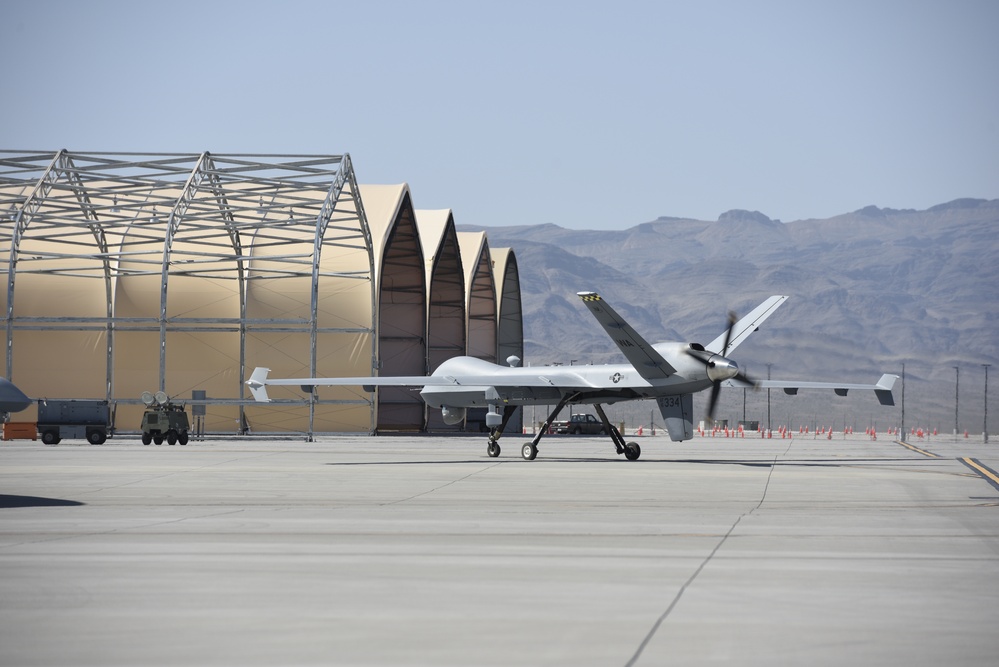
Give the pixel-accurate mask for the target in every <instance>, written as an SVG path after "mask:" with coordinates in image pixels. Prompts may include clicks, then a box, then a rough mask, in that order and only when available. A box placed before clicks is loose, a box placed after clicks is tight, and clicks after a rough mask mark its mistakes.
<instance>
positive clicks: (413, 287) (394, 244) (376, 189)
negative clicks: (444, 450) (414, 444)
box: [361, 184, 427, 431]
mask: <svg viewBox="0 0 999 667" xmlns="http://www.w3.org/2000/svg"><path fill="white" fill-rule="evenodd" d="M361 196H362V198H363V199H364V203H365V213H366V214H367V219H368V224H369V226H370V228H371V234H372V242H373V248H374V257H375V276H376V293H377V303H378V320H377V321H378V326H377V332H378V351H377V354H378V373H379V375H404V376H413V375H426V373H427V286H426V275H425V269H424V261H423V247H422V245H421V243H420V235H419V232H418V230H417V225H416V215H415V213H414V211H413V203H412V196H411V194H410V191H409V186H408V185H405V184H401V185H361ZM376 421H377V430H378V431H413V430H417V431H419V430H424V429H425V427H426V405H425V404H424V403H423V401H422V400H421V399H420V396H419V394H417V393H416V392H414V391H412V390H411V389H410V388H407V387H380V388H379V389H378V410H377V414H376Z"/></svg>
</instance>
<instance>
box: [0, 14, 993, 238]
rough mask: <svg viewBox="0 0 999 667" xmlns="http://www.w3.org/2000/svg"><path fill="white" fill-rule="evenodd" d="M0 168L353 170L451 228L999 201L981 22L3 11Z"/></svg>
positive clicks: (620, 224) (877, 17)
mask: <svg viewBox="0 0 999 667" xmlns="http://www.w3.org/2000/svg"><path fill="white" fill-rule="evenodd" d="M0 26H2V35H3V36H2V39H0V61H2V69H0V90H3V104H2V106H0V109H2V110H0V118H2V122H0V148H7V149H45V150H56V149H59V148H68V149H70V150H77V151H149V152H201V151H205V150H208V151H211V152H213V153H236V152H238V153H299V152H302V153H322V154H327V153H337V154H338V153H343V152H349V153H350V154H351V156H352V158H353V160H354V163H355V169H356V172H357V175H358V178H359V180H360V181H361V182H362V183H398V182H403V181H405V182H408V183H409V184H410V186H411V187H412V191H413V199H414V203H415V204H416V206H417V208H452V209H454V211H455V218H456V221H457V222H458V223H459V224H462V223H464V224H483V225H490V226H495V225H514V224H540V223H548V222H551V223H556V224H558V225H561V226H564V227H573V228H591V229H607V228H624V227H630V226H632V225H635V224H638V223H641V222H645V221H648V220H652V219H655V218H656V217H658V216H660V215H668V216H684V217H694V218H700V219H705V220H714V219H715V218H717V217H718V215H719V214H720V213H722V212H724V211H726V210H729V209H732V208H744V209H750V210H759V211H762V212H763V213H766V214H767V215H769V216H770V217H772V218H779V219H782V220H784V221H790V220H797V219H803V218H812V217H815V218H823V217H829V216H832V215H836V214H839V213H845V212H848V211H852V210H856V209H858V208H862V207H863V206H866V205H869V204H876V205H878V206H882V207H891V208H917V209H921V208H926V207H929V206H932V205H934V204H938V203H942V202H945V201H949V200H951V199H956V198H958V197H982V198H989V199H991V198H997V197H999V39H997V38H996V29H997V27H999V2H994V1H993V0H983V1H969V0H941V1H938V2H926V1H922V0H905V1H896V2H886V1H878V0H865V1H861V2H853V1H842V0H837V1H835V2H682V3H681V2H670V1H662V2H630V1H628V0H623V1H622V0H617V1H615V2H606V1H604V2H568V1H563V2H544V1H539V0H534V1H532V2H520V1H516V0H515V1H510V0H504V1H503V2H488V3H487V2H475V1H472V0H469V1H467V2H379V1H377V0H375V1H371V0H357V1H356V2H301V1H294V0H291V1H287V0H286V1H283V2H280V3H278V2H274V3H271V2H260V1H256V0H240V1H239V2H213V1H211V0H208V1H202V2H186V1H184V2H181V1H175V2H171V1H169V0H163V1H160V2H144V1H142V0H139V1H128V2H110V1H102V2H98V1H86V0H80V1H72V2H66V1H52V0H27V1H26V0H0Z"/></svg>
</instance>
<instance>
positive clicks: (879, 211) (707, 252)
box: [459, 199, 999, 437]
mask: <svg viewBox="0 0 999 667" xmlns="http://www.w3.org/2000/svg"><path fill="white" fill-rule="evenodd" d="M459 230H462V231H480V230H483V231H486V232H487V236H488V239H489V245H490V247H494V248H499V247H510V248H513V250H514V252H515V253H516V256H517V262H518V266H519V270H520V283H521V292H522V300H523V308H524V337H525V360H524V362H525V364H531V365H545V364H552V363H564V364H569V363H583V364H585V363H608V362H620V361H623V357H622V356H621V355H620V353H619V352H618V350H617V348H616V347H615V346H614V344H613V343H612V342H611V340H610V339H609V338H608V337H607V335H606V334H605V333H604V332H603V330H602V329H601V328H600V327H599V325H597V323H596V321H595V320H594V319H593V318H592V317H591V316H590V315H589V313H587V312H586V309H585V308H584V307H583V305H582V303H580V300H579V298H578V297H577V296H576V293H577V292H580V291H595V292H599V293H600V294H601V295H602V296H603V297H604V298H605V299H606V300H607V301H608V302H609V303H610V304H611V305H612V306H613V307H614V308H615V309H616V310H618V312H620V313H621V314H622V315H623V316H624V317H625V318H626V319H627V320H628V321H629V322H630V323H631V324H632V326H634V328H635V329H636V330H637V331H638V332H639V333H640V334H642V335H643V336H644V337H645V338H646V339H647V340H649V341H651V342H658V341H662V340H682V341H695V342H701V343H707V342H709V341H711V340H712V339H713V338H714V337H715V336H717V335H718V334H719V333H721V332H722V331H723V330H724V327H725V325H726V320H727V313H728V312H729V311H734V312H736V313H746V312H748V311H749V310H751V309H752V308H753V307H754V306H755V305H757V304H758V303H760V302H761V301H763V300H764V299H765V298H766V297H767V296H769V295H771V294H787V295H789V296H790V297H791V298H790V299H788V301H787V302H786V303H785V305H784V306H783V307H782V308H781V309H780V310H778V311H777V312H776V313H775V314H774V315H773V316H772V317H771V318H770V319H769V320H767V321H766V323H765V324H764V326H763V327H761V330H760V331H759V332H758V333H756V334H755V335H754V336H752V337H751V338H750V339H749V340H748V341H747V342H746V343H744V344H743V345H742V346H741V347H740V348H739V349H738V350H737V351H736V352H735V353H733V354H732V355H731V356H732V358H733V359H735V360H736V361H737V362H738V363H739V364H740V366H741V368H742V369H743V370H745V371H746V372H747V373H748V374H749V375H750V376H752V377H756V378H761V379H762V378H766V377H767V373H771V374H772V377H773V378H782V379H802V380H804V379H820V380H829V381H837V380H842V381H844V382H869V383H873V382H875V381H877V379H878V377H880V375H881V374H882V373H895V374H898V375H902V371H903V364H904V370H905V388H904V392H905V424H906V426H907V427H909V426H920V427H922V428H926V429H930V430H932V429H934V428H936V429H938V430H939V431H940V432H941V433H948V434H949V433H951V432H952V431H953V430H954V424H955V399H957V402H958V405H957V408H958V430H959V431H961V432H963V431H964V430H965V429H967V430H968V431H970V432H971V433H977V434H978V437H980V434H981V432H982V427H983V416H984V415H983V413H984V408H985V403H984V401H985V399H984V389H985V369H984V368H982V364H994V365H995V368H994V369H990V370H996V371H999V334H997V325H999V262H997V257H999V200H983V199H959V200H955V201H952V202H948V203H945V204H940V205H938V206H934V207H932V208H929V209H926V210H911V209H905V210H898V209H889V208H878V207H876V206H868V207H866V208H863V209H860V210H858V211H854V212H852V213H845V214H843V215H839V216H836V217H833V218H829V219H823V220H816V219H809V220H798V221H794V222H786V223H785V222H781V221H779V220H772V219H770V218H769V217H767V216H766V215H764V214H763V213H760V212H758V211H744V210H733V211H728V212H726V213H723V214H722V215H720V216H719V217H718V219H717V220H714V221H705V220H692V219H686V218H672V217H660V218H658V219H656V220H653V221H651V222H645V223H642V224H638V225H636V226H633V227H631V228H629V229H624V230H613V231H611V230H604V231H600V230H578V229H572V228H570V227H562V226H558V225H555V224H543V225H532V226H510V227H488V228H487V227H476V226H472V225H459ZM768 365H769V367H768ZM955 366H957V367H958V368H959V371H955V369H954V367H955ZM958 373H959V374H960V376H959V380H958ZM996 379H997V380H999V374H997V376H996ZM955 382H958V383H959V389H960V391H959V393H956V392H955V389H956V388H955ZM902 387H903V385H902V382H901V381H899V382H898V383H897V384H896V386H895V392H894V393H895V400H896V407H895V408H884V407H881V406H880V405H879V404H878V402H877V400H876V399H875V398H874V396H873V394H871V395H867V394H866V393H864V394H862V395H859V396H857V395H855V392H851V394H850V395H849V396H847V397H845V398H841V397H836V396H834V395H831V394H828V395H827V393H816V392H805V391H802V392H800V393H799V394H798V395H797V396H786V395H784V394H783V392H779V391H772V392H771V394H770V398H769V405H770V410H771V415H772V417H771V422H772V424H773V425H774V426H775V427H776V426H777V425H778V424H785V423H786V424H788V425H789V426H790V427H791V428H793V429H797V428H799V427H800V426H801V425H811V426H815V425H818V426H820V427H821V426H827V427H828V426H834V427H835V428H836V430H837V431H838V430H840V429H841V427H842V426H843V425H846V426H853V427H854V428H861V429H864V428H867V427H868V426H872V425H873V426H876V427H877V428H878V429H879V430H880V431H882V432H883V431H884V430H885V429H886V428H887V427H888V426H889V425H898V424H899V423H900V422H901V419H902V393H903V388H902ZM706 393H707V392H702V394H701V395H699V396H697V397H695V410H703V406H704V404H705V402H706V396H705V395H704V394H706ZM992 396H993V397H994V396H999V385H997V386H996V388H995V390H993V393H992ZM995 403H996V401H994V400H990V401H989V404H990V405H989V407H990V408H992V410H990V412H993V414H994V415H995V417H996V418H999V411H996V410H995V407H994V406H995ZM767 404H768V398H767V392H766V391H760V392H752V391H750V392H747V393H746V395H745V396H744V392H743V391H742V390H735V389H733V390H728V391H724V390H723V391H722V398H721V401H720V403H719V409H718V413H717V415H716V416H718V417H721V418H729V419H730V420H732V421H734V420H736V419H742V418H743V415H744V414H745V417H746V418H748V419H760V420H761V421H763V422H764V423H766V411H767ZM744 405H745V412H744V408H743V406H744ZM654 410H655V405H654V404H649V403H635V404H630V405H627V404H622V405H621V406H616V407H615V408H613V409H612V411H611V413H609V414H611V418H612V419H621V420H622V421H626V422H627V423H628V424H629V426H630V425H631V424H642V423H644V424H645V425H648V424H649V420H650V419H652V420H654V421H655V422H656V423H659V424H661V418H660V417H659V416H658V413H657V412H655V413H654V414H653V412H654ZM541 418H543V416H539V417H538V419H541ZM992 430H993V431H994V430H995V429H994V428H993V429H992Z"/></svg>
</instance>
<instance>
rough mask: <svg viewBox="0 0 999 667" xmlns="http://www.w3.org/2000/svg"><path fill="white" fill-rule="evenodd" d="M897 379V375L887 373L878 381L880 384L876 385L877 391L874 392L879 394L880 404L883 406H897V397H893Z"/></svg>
mask: <svg viewBox="0 0 999 667" xmlns="http://www.w3.org/2000/svg"><path fill="white" fill-rule="evenodd" d="M897 379H898V376H897V375H891V374H889V373H885V374H884V375H882V376H881V379H880V380H878V383H877V384H876V385H875V386H876V387H877V389H875V390H874V393H875V394H877V397H878V402H879V403H881V405H895V397H894V396H893V395H892V393H891V389H892V387H894V386H895V380H897Z"/></svg>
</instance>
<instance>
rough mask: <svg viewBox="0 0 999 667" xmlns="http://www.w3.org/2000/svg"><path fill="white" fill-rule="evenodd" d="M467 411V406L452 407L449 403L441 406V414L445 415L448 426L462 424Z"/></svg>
mask: <svg viewBox="0 0 999 667" xmlns="http://www.w3.org/2000/svg"><path fill="white" fill-rule="evenodd" d="M465 412H466V411H465V408H452V407H450V406H448V405H444V406H442V407H441V416H442V417H444V423H445V424H447V425H448V426H454V425H455V424H460V423H461V421H462V420H463V419H464V418H465Z"/></svg>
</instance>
